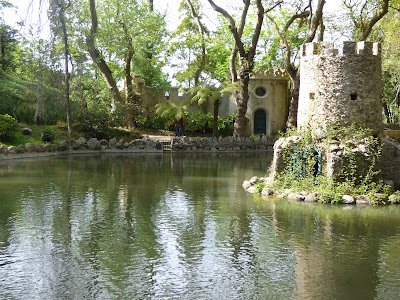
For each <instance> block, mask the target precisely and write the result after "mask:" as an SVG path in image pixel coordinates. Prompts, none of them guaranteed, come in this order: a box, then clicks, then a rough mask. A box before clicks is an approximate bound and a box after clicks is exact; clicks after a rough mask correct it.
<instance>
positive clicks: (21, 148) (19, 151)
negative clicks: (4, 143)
mask: <svg viewBox="0 0 400 300" xmlns="http://www.w3.org/2000/svg"><path fill="white" fill-rule="evenodd" d="M17 152H18V153H25V152H26V148H25V145H19V146H18V147H17Z"/></svg>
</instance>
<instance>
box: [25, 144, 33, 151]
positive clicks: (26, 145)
mask: <svg viewBox="0 0 400 300" xmlns="http://www.w3.org/2000/svg"><path fill="white" fill-rule="evenodd" d="M33 147H34V145H33V144H32V143H26V144H25V149H26V152H33Z"/></svg>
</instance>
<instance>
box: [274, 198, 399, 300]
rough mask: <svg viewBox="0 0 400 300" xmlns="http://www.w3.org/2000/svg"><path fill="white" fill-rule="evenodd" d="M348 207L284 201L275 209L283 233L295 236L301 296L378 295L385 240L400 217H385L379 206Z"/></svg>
mask: <svg viewBox="0 0 400 300" xmlns="http://www.w3.org/2000/svg"><path fill="white" fill-rule="evenodd" d="M346 208H348V207H343V206H339V207H328V206H304V205H299V204H290V203H286V204H285V205H284V207H282V208H281V209H277V210H275V213H276V216H277V222H278V224H279V228H280V231H279V233H280V234H279V239H280V240H282V241H285V240H292V241H293V242H294V251H295V256H296V267H295V272H296V278H297V280H296V282H297V289H296V293H297V296H299V297H300V298H304V299H316V298H319V297H320V295H325V296H324V297H325V299H343V298H352V297H353V298H354V297H356V298H360V299H374V298H375V297H376V296H377V291H376V287H377V285H378V284H379V277H378V273H377V270H378V269H379V264H380V263H381V262H380V254H379V252H380V250H381V243H382V240H385V239H386V238H387V237H390V236H392V235H393V234H395V232H396V231H397V230H398V229H396V227H397V228H398V226H399V220H397V224H393V223H392V222H382V216H380V213H379V210H380V208H367V209H364V210H361V209H358V208H355V207H354V208H353V210H350V211H349V210H346ZM385 209H386V208H384V210H385ZM288 216H290V218H288Z"/></svg>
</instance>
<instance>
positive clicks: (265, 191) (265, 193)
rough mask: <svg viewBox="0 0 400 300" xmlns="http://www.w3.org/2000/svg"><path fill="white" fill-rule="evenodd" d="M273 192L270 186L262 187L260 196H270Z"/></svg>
mask: <svg viewBox="0 0 400 300" xmlns="http://www.w3.org/2000/svg"><path fill="white" fill-rule="evenodd" d="M273 194H274V191H273V190H272V189H270V188H263V190H262V191H261V196H272V195H273Z"/></svg>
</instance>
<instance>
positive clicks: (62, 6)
mask: <svg viewBox="0 0 400 300" xmlns="http://www.w3.org/2000/svg"><path fill="white" fill-rule="evenodd" d="M70 5H71V2H70V1H69V2H68V3H65V2H64V1H63V0H51V1H50V13H51V20H52V21H53V23H55V24H59V26H60V27H61V32H62V40H63V46H64V73H65V74H64V83H65V106H66V110H67V124H68V137H69V138H70V139H71V137H72V127H71V103H70V99H69V90H70V88H69V86H70V85H69V49H68V34H67V26H66V22H65V14H66V9H68V7H69V6H70Z"/></svg>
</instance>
